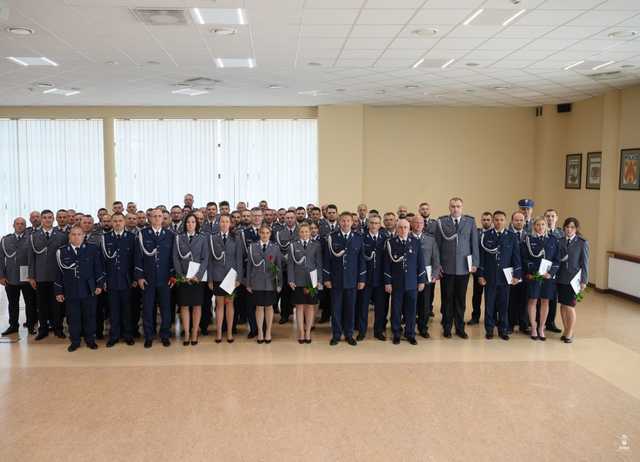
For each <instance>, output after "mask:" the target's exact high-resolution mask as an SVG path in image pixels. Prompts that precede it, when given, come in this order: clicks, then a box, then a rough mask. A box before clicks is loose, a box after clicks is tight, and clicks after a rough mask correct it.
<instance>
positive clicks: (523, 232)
mask: <svg viewBox="0 0 640 462" xmlns="http://www.w3.org/2000/svg"><path fill="white" fill-rule="evenodd" d="M509 231H511V232H513V234H515V235H516V238H517V239H518V242H524V239H525V238H526V237H527V235H528V234H529V233H527V231H526V230H525V229H524V228H522V229H521V230H520V231H518V230H517V229H515V228H514V227H513V226H511V225H509Z"/></svg>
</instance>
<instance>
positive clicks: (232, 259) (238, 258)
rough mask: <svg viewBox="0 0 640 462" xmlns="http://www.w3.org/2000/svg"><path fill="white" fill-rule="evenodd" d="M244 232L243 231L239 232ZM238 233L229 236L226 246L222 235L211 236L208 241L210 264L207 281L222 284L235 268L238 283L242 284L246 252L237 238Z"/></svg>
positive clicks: (230, 233)
mask: <svg viewBox="0 0 640 462" xmlns="http://www.w3.org/2000/svg"><path fill="white" fill-rule="evenodd" d="M239 232H242V231H239ZM237 236H238V234H237V233H235V234H234V233H232V232H229V233H228V234H227V243H226V245H225V244H224V242H223V239H222V233H221V232H219V233H216V234H210V235H209V236H208V239H207V246H208V249H207V254H208V255H209V263H208V269H207V279H208V280H209V281H210V282H211V281H215V282H222V280H223V279H224V277H225V276H226V275H227V273H228V272H229V271H230V270H231V268H233V269H234V270H235V271H236V273H238V274H237V276H236V281H238V282H241V281H242V278H243V276H244V271H243V265H242V258H243V255H244V250H243V248H242V242H241V241H240V238H238V237H237Z"/></svg>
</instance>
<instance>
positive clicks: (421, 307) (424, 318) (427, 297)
mask: <svg viewBox="0 0 640 462" xmlns="http://www.w3.org/2000/svg"><path fill="white" fill-rule="evenodd" d="M431 300H432V297H431V284H425V286H424V290H423V291H422V292H418V296H417V303H416V309H417V311H418V332H421V333H422V332H426V331H427V328H428V322H429V310H430V307H429V304H430V303H431Z"/></svg>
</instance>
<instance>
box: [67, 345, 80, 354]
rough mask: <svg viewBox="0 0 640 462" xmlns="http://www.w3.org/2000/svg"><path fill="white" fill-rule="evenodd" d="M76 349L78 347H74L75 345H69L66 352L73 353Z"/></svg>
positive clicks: (78, 346)
mask: <svg viewBox="0 0 640 462" xmlns="http://www.w3.org/2000/svg"><path fill="white" fill-rule="evenodd" d="M78 348H80V345H75V344H73V343H72V344H71V345H69V347H68V348H67V351H68V352H69V353H73V352H74V351H76V350H77V349H78Z"/></svg>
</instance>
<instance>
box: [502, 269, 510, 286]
mask: <svg viewBox="0 0 640 462" xmlns="http://www.w3.org/2000/svg"><path fill="white" fill-rule="evenodd" d="M502 271H503V272H504V277H505V278H507V284H511V281H512V279H513V267H509V268H502Z"/></svg>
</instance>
